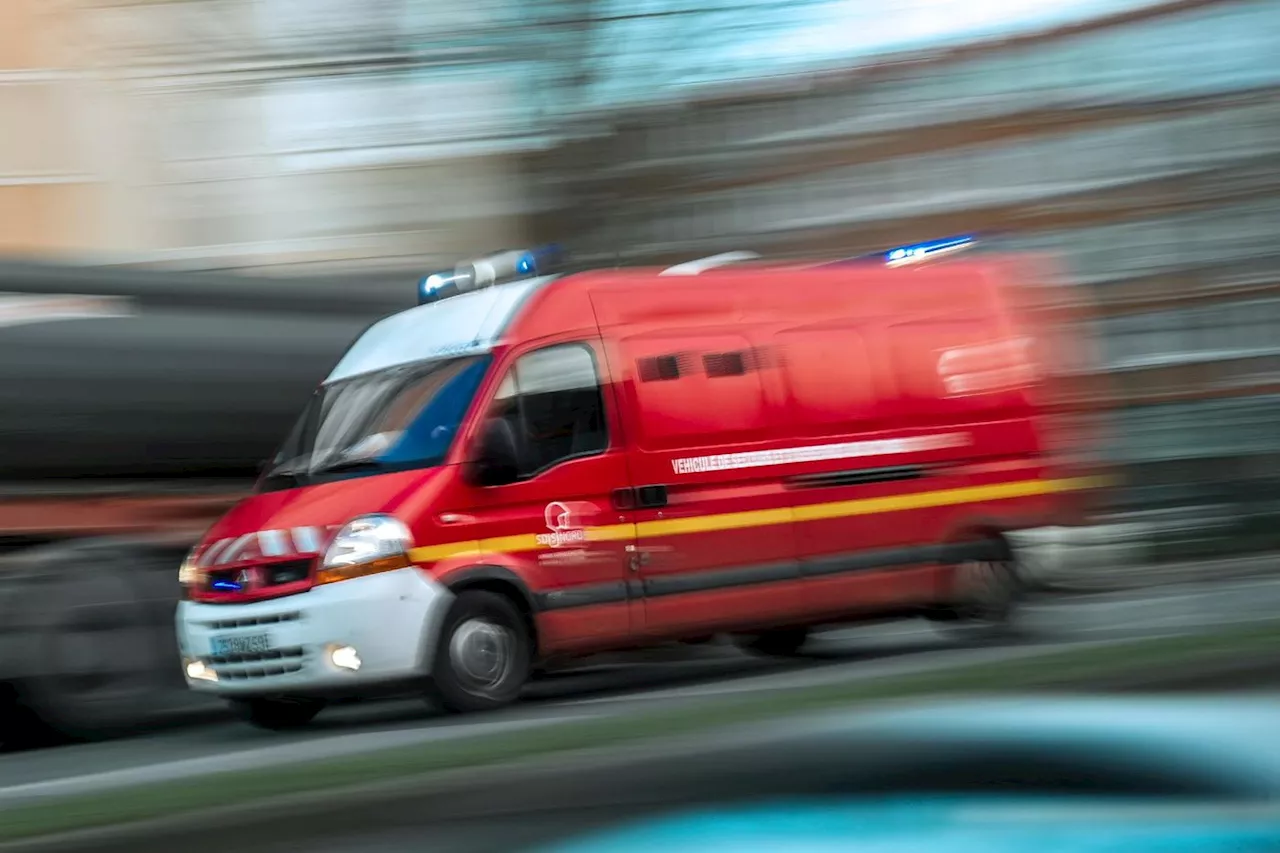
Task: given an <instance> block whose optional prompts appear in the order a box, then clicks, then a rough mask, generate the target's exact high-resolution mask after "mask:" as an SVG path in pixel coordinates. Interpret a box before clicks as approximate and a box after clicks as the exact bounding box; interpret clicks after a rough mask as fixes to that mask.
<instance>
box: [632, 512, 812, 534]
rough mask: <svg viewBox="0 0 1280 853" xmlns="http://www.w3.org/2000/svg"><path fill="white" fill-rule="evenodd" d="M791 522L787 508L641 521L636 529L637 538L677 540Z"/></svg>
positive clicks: (790, 513)
mask: <svg viewBox="0 0 1280 853" xmlns="http://www.w3.org/2000/svg"><path fill="white" fill-rule="evenodd" d="M791 519H792V510H791V508H790V507H782V508H780V509H757V510H751V511H750V512H726V513H721V514H719V515H698V516H694V517H693V518H666V519H661V520H659V521H642V522H640V523H639V524H637V525H636V534H637V535H639V536H677V535H679V534H681V533H710V532H712V531H714V530H738V529H741V528H743V527H767V526H769V525H771V524H787V523H789V522H790V521H791Z"/></svg>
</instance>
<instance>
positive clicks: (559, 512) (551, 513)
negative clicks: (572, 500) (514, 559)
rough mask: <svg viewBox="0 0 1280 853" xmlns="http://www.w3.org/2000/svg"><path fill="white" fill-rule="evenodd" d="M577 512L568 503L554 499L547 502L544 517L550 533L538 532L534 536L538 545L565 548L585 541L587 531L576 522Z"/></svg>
mask: <svg viewBox="0 0 1280 853" xmlns="http://www.w3.org/2000/svg"><path fill="white" fill-rule="evenodd" d="M577 515H578V514H577V513H575V512H574V511H573V508H571V507H570V506H569V505H568V504H563V503H560V502H559V501H555V502H553V503H549V504H547V509H546V511H545V513H544V518H545V519H546V523H547V530H549V531H551V532H550V533H539V534H537V536H535V537H534V538H535V539H536V540H537V542H538V544H539V545H543V546H546V547H548V548H565V547H568V546H570V545H581V544H582V543H584V542H586V541H587V531H586V530H585V529H584V528H583V527H582V525H581V524H580V523H579V522H578V519H577V517H576V516H577Z"/></svg>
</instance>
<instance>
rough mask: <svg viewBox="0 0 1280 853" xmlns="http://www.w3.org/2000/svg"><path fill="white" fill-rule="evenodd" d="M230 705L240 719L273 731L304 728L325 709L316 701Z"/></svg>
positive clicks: (238, 701) (256, 701)
mask: <svg viewBox="0 0 1280 853" xmlns="http://www.w3.org/2000/svg"><path fill="white" fill-rule="evenodd" d="M230 704H231V710H232V711H233V712H234V713H235V714H236V716H238V717H240V719H242V720H244V721H245V722H247V723H250V724H251V725H255V726H257V727H258V728H260V729H270V730H272V731H285V730H287V729H298V728H302V727H303V726H305V725H307V724H308V723H310V722H311V721H312V720H314V719H315V718H316V714H319V713H320V712H321V711H322V710H323V709H324V703H323V702H321V701H319V700H315V699H233V700H231V703H230Z"/></svg>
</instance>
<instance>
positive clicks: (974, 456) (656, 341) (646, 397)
mask: <svg viewBox="0 0 1280 853" xmlns="http://www.w3.org/2000/svg"><path fill="white" fill-rule="evenodd" d="M1013 269H1016V268H1015V267H1007V266H1001V265H1000V264H998V263H988V262H983V261H974V262H948V263H941V264H937V265H929V266H924V267H919V268H906V269H894V270H890V269H885V268H882V267H878V266H874V265H868V266H865V267H864V266H846V267H838V268H836V267H832V268H813V269H779V268H772V269H770V268H757V267H742V268H727V269H721V270H713V271H710V272H706V273H703V274H702V275H699V276H694V277H677V276H671V277H663V276H659V275H657V274H656V271H652V270H630V271H613V272H599V273H590V274H584V275H578V276H572V277H569V278H566V279H562V280H559V281H556V282H553V283H551V284H549V285H547V286H545V287H543V288H542V289H540V290H539V291H537V292H536V293H535V294H534V295H533V296H531V297H530V298H529V300H528V301H527V303H526V304H525V305H524V306H523V307H522V308H521V309H520V311H519V312H518V314H517V315H516V317H515V319H514V320H513V322H512V323H511V324H510V326H509V327H508V328H507V330H506V332H505V334H504V336H503V341H502V345H501V346H500V347H499V348H498V349H497V350H495V353H494V362H493V367H492V368H491V370H490V374H489V376H488V377H487V378H486V380H485V382H484V383H483V384H482V386H481V388H480V391H479V393H478V395H477V397H476V399H475V401H474V402H473V404H472V406H471V409H470V412H469V414H468V416H467V418H466V420H465V421H464V425H463V428H462V429H461V430H459V435H458V440H457V441H456V442H455V444H454V446H453V448H452V450H451V452H450V455H449V458H448V460H447V462H446V464H445V465H443V466H441V467H439V468H436V469H432V470H429V471H421V472H408V473H403V474H392V475H383V476H374V477H361V478H356V479H351V480H347V481H342V482H337V483H331V484H329V485H325V486H315V487H311V488H307V489H296V490H290V491H285V492H274V493H270V494H263V495H257V496H254V497H252V498H250V499H248V500H247V501H244V502H242V503H241V504H240V505H239V506H237V507H236V508H235V509H234V510H233V511H232V512H230V513H229V514H228V515H227V516H226V517H225V518H224V519H223V520H222V521H221V522H219V523H218V525H216V526H215V527H214V528H213V529H212V530H211V531H210V533H209V535H208V537H207V538H206V542H207V543H215V540H234V539H235V538H236V537H241V536H244V535H246V534H253V533H257V532H259V531H263V530H276V529H289V528H291V527H295V526H314V527H321V528H326V529H328V530H330V532H332V530H333V529H334V528H336V527H337V526H340V525H342V524H344V523H346V522H347V521H349V520H350V519H352V518H354V517H357V516H360V515H365V514H368V513H374V512H386V513H392V514H394V515H396V516H397V517H399V518H400V519H401V520H403V521H404V522H405V523H406V524H407V525H408V526H409V527H410V529H411V530H412V533H413V535H414V541H415V545H416V546H417V549H418V550H417V552H416V553H418V554H419V555H420V556H421V559H418V562H419V563H420V564H421V565H422V566H423V568H424V570H426V571H430V572H431V573H433V574H434V575H435V576H436V577H438V578H439V579H441V580H443V581H445V582H446V583H457V582H471V581H473V580H476V579H481V580H485V581H486V582H493V581H494V580H495V579H505V581H509V582H513V583H517V584H519V585H521V586H523V588H524V590H525V591H526V593H527V595H528V596H529V598H530V600H531V602H532V608H533V611H534V618H535V620H536V624H537V628H538V643H539V646H540V651H541V652H542V653H544V654H551V653H559V652H571V653H572V652H588V651H593V650H600V649H607V648H613V647H623V646H629V645H636V644H643V643H645V642H650V641H653V640H656V639H659V638H665V637H680V636H693V635H698V634H702V633H711V632H714V631H718V630H751V629H760V628H766V627H769V626H771V625H783V624H797V623H806V622H821V621H828V620H832V619H839V618H841V617H844V616H852V615H856V614H859V613H862V612H866V611H876V610H880V609H890V608H896V607H900V606H916V605H929V604H933V603H937V602H939V601H942V600H945V599H946V596H947V594H948V591H949V584H950V573H949V570H948V569H946V568H945V567H943V566H942V565H941V563H942V562H945V561H940V560H939V559H938V558H937V557H936V556H935V557H930V556H929V555H930V554H931V553H934V552H937V551H938V549H939V548H941V547H943V546H946V545H947V544H948V543H954V542H957V541H962V540H964V539H966V538H967V537H972V536H975V535H980V531H991V530H1007V529H1016V528H1019V527H1026V526H1035V525H1040V524H1043V523H1047V522H1051V521H1054V520H1056V518H1057V513H1058V511H1059V509H1060V506H1061V499H1060V497H1059V496H1058V495H1057V494H1055V493H1054V491H1053V490H1052V489H1049V488H1047V487H1046V488H1045V489H1042V490H1037V488H1038V487H1036V485H1035V484H1037V483H1047V482H1049V481H1050V480H1052V478H1053V477H1054V476H1055V471H1054V469H1053V464H1052V460H1050V459H1048V458H1047V457H1046V456H1045V455H1044V453H1043V450H1044V448H1043V447H1042V438H1041V435H1040V430H1041V424H1042V415H1043V409H1044V405H1045V404H1044V402H1043V401H1044V399H1045V397H1044V395H1043V393H1042V392H1041V390H1040V386H1041V384H1042V375H1043V372H1042V371H1041V370H1040V369H1039V365H1037V363H1036V361H1035V359H1036V358H1041V357H1044V356H1043V353H1044V352H1045V350H1044V349H1043V348H1041V347H1039V346H1038V342H1037V341H1036V340H1035V339H1034V338H1032V337H1030V336H1032V335H1033V334H1034V331H1035V330H1034V329H1032V328H1031V327H1030V326H1029V325H1028V324H1027V323H1025V322H1024V320H1023V317H1022V315H1020V314H1019V313H1018V312H1017V311H1015V310H1013V309H1012V308H1011V303H1010V299H1009V297H1008V295H1007V292H1006V291H1007V289H1008V287H1009V284H1010V283H1009V282H1008V280H1007V277H1008V275H1009V274H1010V270H1013ZM568 342H573V343H582V344H585V345H586V346H587V347H589V348H590V349H591V352H592V353H593V354H594V356H595V359H596V364H597V366H598V371H599V374H600V375H599V380H600V383H601V385H602V388H603V390H604V399H605V406H606V410H607V425H608V431H609V446H608V449H607V450H606V451H604V452H603V453H599V454H597V455H593V456H583V457H580V458H574V459H570V460H568V461H564V462H562V463H560V464H557V465H554V466H553V467H551V468H549V469H548V470H546V471H544V472H542V473H541V474H539V475H537V476H534V477H532V478H531V479H528V480H525V481H522V482H518V483H514V484H511V485H507V486H501V487H496V488H489V489H484V488H479V487H475V486H471V485H468V484H467V483H466V482H465V481H464V479H463V477H462V476H461V470H462V463H463V462H464V461H465V460H466V458H467V455H468V453H469V452H470V448H471V447H472V446H473V442H474V440H475V438H476V436H477V434H478V431H479V429H480V428H481V426H482V424H483V421H484V414H485V412H486V411H488V407H489V403H490V400H491V399H492V396H493V394H494V392H495V389H496V388H497V387H498V385H499V383H500V381H501V380H502V377H503V376H504V375H505V374H506V372H507V371H508V370H509V369H510V367H511V365H512V364H514V363H515V361H516V360H517V359H519V358H520V357H521V356H523V355H525V354H527V353H529V352H531V351H534V350H538V349H540V348H542V347H544V346H548V345H552V344H557V343H568ZM647 486H660V487H663V488H664V490H665V503H661V504H660V505H651V506H633V505H628V504H626V503H618V502H617V501H618V496H617V495H616V494H615V492H617V491H618V490H626V491H627V492H628V493H629V494H631V495H632V497H634V496H635V494H636V492H635V490H636V489H637V488H640V487H647ZM931 548H932V549H934V550H933V551H930V550H929V549H931ZM207 550H211V549H207ZM318 552H319V551H316V552H315V553H318ZM422 555H424V556H422ZM264 559H265V555H263V554H261V553H251V552H246V553H245V554H243V555H240V556H239V557H238V558H237V560H236V561H233V562H232V563H230V564H229V565H231V566H232V567H235V566H239V565H251V564H257V563H260V562H262V561H263V560H264ZM271 559H276V557H272V558H271ZM306 588H307V585H306V584H305V583H303V584H300V585H298V586H296V587H291V588H290V589H288V590H285V591H284V592H286V593H288V592H297V591H301V590H304V589H306ZM213 600H221V599H216V598H215V599H213ZM227 600H230V599H227ZM235 600H245V596H244V595H238V596H236V597H235Z"/></svg>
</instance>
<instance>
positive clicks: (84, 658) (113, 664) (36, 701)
mask: <svg viewBox="0 0 1280 853" xmlns="http://www.w3.org/2000/svg"><path fill="white" fill-rule="evenodd" d="M26 556H27V557H29V559H28V560H27V561H25V563H26V565H25V568H26V570H27V571H28V572H29V574H28V575H27V581H26V583H27V584H28V585H29V587H28V595H29V599H28V600H29V605H28V606H29V609H28V610H27V612H26V614H24V620H23V621H24V628H23V630H22V634H23V637H24V645H25V651H26V654H27V655H28V664H27V669H26V671H25V672H24V673H23V674H22V676H21V678H20V681H19V682H18V683H17V684H16V685H15V687H16V693H17V706H18V710H19V711H20V712H21V716H22V717H23V718H24V719H25V721H26V722H27V725H25V726H22V727H20V729H19V730H20V731H23V732H24V734H26V735H27V736H29V737H32V738H35V739H37V740H38V739H41V738H42V737H45V736H47V737H49V738H52V739H53V740H54V741H56V740H59V739H65V740H94V739H98V738H103V737H110V736H113V735H116V734H121V733H124V732H127V731H131V730H136V729H139V728H142V727H145V726H146V725H147V724H148V723H150V722H152V720H153V719H154V718H155V717H156V715H157V714H158V713H159V709H161V708H162V707H163V706H164V703H165V700H166V698H167V697H170V696H176V695H177V694H178V691H179V690H180V689H181V687H180V668H179V665H178V655H177V650H176V648H177V647H176V639H175V638H174V633H173V630H172V626H171V619H172V617H171V615H170V614H171V613H172V607H174V606H176V604H177V600H178V591H177V585H176V581H174V582H173V583H172V585H171V586H172V589H169V588H161V587H160V586H158V585H156V584H152V583H150V581H151V580H152V579H151V577H150V574H151V573H153V571H154V570H155V569H156V566H157V564H160V563H164V562H165V557H166V556H167V554H166V552H164V551H163V550H162V549H154V548H147V547H145V546H138V545H130V544H127V543H118V544H117V543H111V542H85V543H76V544H74V545H69V546H55V547H54V548H49V549H39V550H34V549H33V553H31V554H30V555H26ZM164 575H165V577H166V578H170V579H171V578H175V577H176V575H173V573H172V567H171V566H169V565H167V564H166V565H164ZM160 614H164V617H163V618H162V617H161V615H160ZM40 729H44V730H45V731H44V732H41V731H40Z"/></svg>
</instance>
